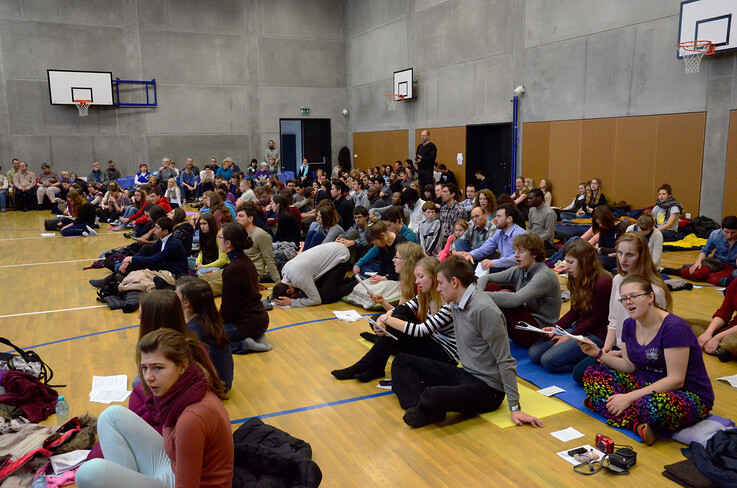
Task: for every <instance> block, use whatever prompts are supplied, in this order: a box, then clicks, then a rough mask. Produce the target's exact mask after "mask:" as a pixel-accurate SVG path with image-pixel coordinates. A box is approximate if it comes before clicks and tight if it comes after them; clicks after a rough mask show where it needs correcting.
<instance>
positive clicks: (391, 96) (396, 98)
mask: <svg viewBox="0 0 737 488" xmlns="http://www.w3.org/2000/svg"><path fill="white" fill-rule="evenodd" d="M384 96H385V97H387V98H389V99H391V100H393V101H395V102H403V101H404V95H398V94H396V93H388V94H386V95H384Z"/></svg>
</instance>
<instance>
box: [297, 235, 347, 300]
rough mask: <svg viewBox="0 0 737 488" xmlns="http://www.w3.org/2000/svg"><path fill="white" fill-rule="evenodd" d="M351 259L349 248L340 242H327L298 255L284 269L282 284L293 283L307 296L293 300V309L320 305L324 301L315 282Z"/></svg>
mask: <svg viewBox="0 0 737 488" xmlns="http://www.w3.org/2000/svg"><path fill="white" fill-rule="evenodd" d="M350 257H351V253H350V252H348V248H347V247H345V246H344V245H343V244H341V243H340V242H326V243H323V244H320V245H319V246H315V247H313V248H312V249H308V250H307V251H305V252H303V253H302V254H298V255H297V256H295V257H294V258H293V259H292V260H291V261H289V262H287V264H285V265H284V268H282V282H283V283H291V284H292V286H294V287H296V288H299V289H300V290H302V291H303V292H304V294H305V295H307V297H306V298H297V299H294V300H292V307H310V306H312V305H320V304H321V303H322V299H321V298H320V292H319V291H318V290H317V286H316V285H315V281H317V280H319V279H320V278H322V276H323V275H324V274H325V273H327V272H328V271H330V270H331V269H333V268H334V267H335V266H337V265H338V264H340V263H345V262H346V261H348V260H349V259H350Z"/></svg>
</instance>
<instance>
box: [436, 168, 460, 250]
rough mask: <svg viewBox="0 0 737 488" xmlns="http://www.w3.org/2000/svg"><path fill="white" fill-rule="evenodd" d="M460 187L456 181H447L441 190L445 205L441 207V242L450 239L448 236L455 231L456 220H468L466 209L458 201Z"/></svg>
mask: <svg viewBox="0 0 737 488" xmlns="http://www.w3.org/2000/svg"><path fill="white" fill-rule="evenodd" d="M457 194H458V187H457V186H456V185H455V183H445V184H444V185H443V189H442V190H441V191H440V198H441V199H442V200H443V206H442V207H441V208H440V223H441V225H442V231H441V234H440V242H445V241H447V240H448V236H449V235H451V234H452V233H453V224H454V223H455V221H456V220H460V219H463V220H466V210H465V209H464V208H463V206H462V205H461V204H460V203H458V201H456V195H457Z"/></svg>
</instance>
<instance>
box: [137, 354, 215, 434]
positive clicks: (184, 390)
mask: <svg viewBox="0 0 737 488" xmlns="http://www.w3.org/2000/svg"><path fill="white" fill-rule="evenodd" d="M208 389H209V387H208V384H207V378H206V377H205V373H203V372H202V370H201V369H200V367H199V366H198V365H197V363H194V362H193V363H190V365H189V366H188V367H187V369H185V370H184V373H182V376H180V377H179V379H178V380H177V382H176V383H174V384H173V385H172V387H171V388H169V391H167V392H166V393H165V394H164V396H160V397H157V396H155V395H148V396H147V398H146V409H147V410H148V411H149V412H151V414H152V415H153V417H154V419H155V420H156V421H158V422H160V423H162V424H164V426H165V427H173V426H174V425H176V423H177V419H178V418H179V416H180V415H181V414H182V412H183V411H184V409H185V408H187V407H188V406H190V405H192V404H193V403H197V402H199V401H200V400H202V399H203V398H204V397H205V394H206V393H207V391H208Z"/></svg>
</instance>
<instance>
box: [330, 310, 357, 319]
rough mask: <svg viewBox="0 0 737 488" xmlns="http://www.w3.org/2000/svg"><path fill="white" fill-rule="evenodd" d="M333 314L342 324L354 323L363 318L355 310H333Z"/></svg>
mask: <svg viewBox="0 0 737 488" xmlns="http://www.w3.org/2000/svg"><path fill="white" fill-rule="evenodd" d="M333 314H335V316H336V317H338V319H340V320H342V321H343V322H355V321H357V320H361V319H362V318H363V317H361V315H360V314H359V313H358V312H356V311H355V310H333Z"/></svg>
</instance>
